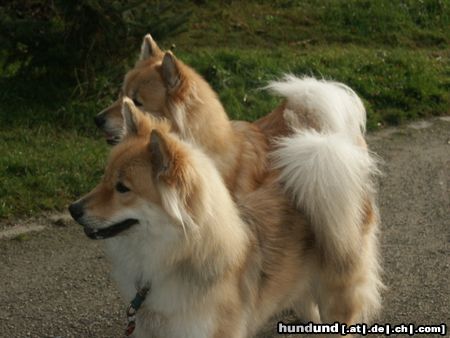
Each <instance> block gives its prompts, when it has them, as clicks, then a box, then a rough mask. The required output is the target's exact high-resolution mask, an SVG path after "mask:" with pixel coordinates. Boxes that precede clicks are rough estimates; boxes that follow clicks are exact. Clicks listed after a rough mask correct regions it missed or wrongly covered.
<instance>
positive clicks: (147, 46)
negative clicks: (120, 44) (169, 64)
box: [139, 34, 162, 61]
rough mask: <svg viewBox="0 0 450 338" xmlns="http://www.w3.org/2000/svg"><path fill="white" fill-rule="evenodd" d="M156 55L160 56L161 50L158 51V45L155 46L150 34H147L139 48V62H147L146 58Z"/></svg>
mask: <svg viewBox="0 0 450 338" xmlns="http://www.w3.org/2000/svg"><path fill="white" fill-rule="evenodd" d="M158 54H162V51H161V49H159V47H158V45H157V44H156V42H155V40H153V38H152V36H151V35H150V34H147V35H146V36H144V40H143V41H142V46H141V54H140V56H139V60H140V61H143V60H147V59H148V58H150V57H152V56H156V55H158Z"/></svg>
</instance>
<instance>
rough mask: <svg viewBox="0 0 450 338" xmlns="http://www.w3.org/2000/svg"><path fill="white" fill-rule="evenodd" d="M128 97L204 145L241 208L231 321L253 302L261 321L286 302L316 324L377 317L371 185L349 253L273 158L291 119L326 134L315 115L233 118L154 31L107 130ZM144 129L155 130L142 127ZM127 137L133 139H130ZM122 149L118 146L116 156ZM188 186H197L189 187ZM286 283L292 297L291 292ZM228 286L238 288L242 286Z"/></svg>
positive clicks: (106, 114)
mask: <svg viewBox="0 0 450 338" xmlns="http://www.w3.org/2000/svg"><path fill="white" fill-rule="evenodd" d="M123 97H129V98H130V99H131V100H132V101H133V102H134V103H135V104H136V105H138V106H139V108H140V109H142V110H143V111H145V112H146V113H149V114H151V115H152V116H155V117H158V118H163V119H166V120H167V121H169V123H168V124H167V123H166V122H164V125H166V126H168V127H167V128H170V129H171V131H172V132H173V133H175V134H177V135H178V136H179V137H180V138H181V139H182V140H184V141H187V142H189V143H191V144H193V145H194V146H195V147H200V148H201V150H202V151H203V152H204V153H205V154H206V155H207V156H208V157H209V158H210V159H212V161H213V162H214V164H215V166H216V167H217V169H218V171H219V173H220V175H221V176H222V178H223V179H224V182H225V184H226V187H227V188H228V189H229V191H230V193H231V196H232V197H233V199H234V201H235V202H236V203H237V205H238V206H239V209H240V210H241V213H242V218H243V220H244V221H245V224H246V227H247V228H248V229H247V231H250V232H249V235H248V238H249V242H250V243H252V244H249V245H248V247H247V249H246V250H245V252H246V254H245V255H244V257H245V259H244V261H245V263H243V266H241V267H240V268H239V269H240V270H239V271H240V273H241V274H242V275H239V274H237V275H235V277H234V278H238V279H239V280H240V282H239V283H240V288H241V289H240V290H239V292H238V294H239V295H240V297H241V298H238V299H236V298H235V297H236V295H234V296H233V297H232V296H230V302H231V305H230V304H228V305H226V306H225V305H224V307H223V312H224V313H226V314H229V315H230V316H231V317H229V316H224V318H228V320H230V318H234V315H236V316H242V313H241V312H240V310H239V309H241V310H242V308H243V307H245V306H248V305H249V304H251V306H252V307H254V311H256V310H257V311H256V312H257V315H255V317H252V323H257V324H258V325H260V324H262V322H263V321H265V320H267V319H268V316H269V315H271V314H273V313H274V312H276V310H279V307H278V305H280V304H281V303H283V304H285V303H286V302H287V303H290V305H292V307H293V308H294V309H295V310H296V311H297V313H298V314H299V316H301V317H302V319H305V320H313V321H319V320H321V321H322V322H334V321H340V322H345V323H348V324H351V323H354V322H355V321H357V320H361V319H366V318H369V317H371V316H372V315H373V314H374V313H376V311H377V309H378V308H379V302H380V300H379V289H380V288H381V285H382V284H381V282H380V279H379V266H378V258H377V240H376V237H377V231H378V230H377V224H378V215H377V212H376V207H375V205H374V202H373V196H372V192H371V191H367V197H366V198H365V199H364V202H361V205H360V206H358V208H361V209H362V210H363V216H362V217H361V219H360V221H359V224H358V228H359V230H356V232H353V233H352V236H354V237H356V238H357V239H358V246H357V247H358V248H359V249H358V250H360V251H358V252H357V253H354V254H353V255H348V254H345V255H344V254H341V252H339V251H334V252H333V251H330V250H324V248H323V247H321V245H322V244H323V243H322V242H318V241H317V236H322V235H323V234H318V233H316V232H315V231H314V228H313V227H312V226H311V215H308V214H305V213H304V211H303V210H302V208H301V207H300V208H299V207H297V206H296V205H295V204H294V203H293V200H292V198H291V197H290V196H289V194H287V193H286V192H284V189H283V186H282V184H281V183H280V182H279V171H278V170H275V169H273V166H272V163H271V158H270V157H269V156H268V155H269V153H270V152H271V151H272V150H276V149H277V147H278V144H277V143H276V142H274V141H275V139H276V138H277V137H285V136H289V135H291V134H293V133H294V132H295V130H294V129H293V128H292V125H293V124H296V123H297V124H298V123H300V124H302V128H304V129H313V130H317V131H319V132H320V131H321V125H320V124H319V123H318V121H317V120H316V119H315V118H314V116H312V115H311V112H309V111H307V110H302V109H297V110H296V111H295V114H296V116H294V119H295V121H294V122H292V121H290V115H289V114H287V109H286V105H287V103H286V102H283V103H282V104H281V105H280V106H279V107H277V108H276V109H275V110H274V111H273V112H271V113H270V114H268V115H267V116H265V117H263V118H261V119H260V120H258V121H255V122H254V123H249V122H244V121H229V119H228V117H227V114H226V112H225V111H224V109H223V106H222V105H221V103H220V101H219V99H218V97H217V95H216V93H214V91H213V90H212V89H211V87H210V86H209V85H208V84H207V83H206V81H204V80H203V78H202V77H201V76H200V75H198V74H197V73H196V72H195V71H194V70H193V69H192V68H190V67H189V66H187V65H185V64H184V63H183V62H181V61H180V60H178V59H176V58H175V57H174V56H173V55H172V54H171V53H170V52H168V53H163V52H162V51H161V50H160V49H159V47H158V46H157V45H156V43H155V42H154V41H153V39H151V37H149V36H146V38H145V39H144V44H143V47H142V51H141V58H140V60H139V61H138V62H137V63H136V65H135V67H134V68H133V69H132V70H130V71H129V72H128V73H127V75H126V76H125V80H124V83H123V87H122V91H121V95H120V98H119V100H118V101H117V102H115V103H114V104H113V105H112V106H111V107H110V108H108V109H106V110H105V111H103V112H102V113H101V114H100V115H101V117H102V118H104V119H105V120H106V123H105V125H104V126H103V130H104V131H105V132H106V134H107V135H110V134H114V133H115V132H117V130H120V134H122V125H123V118H122V115H121V111H120V106H121V102H122V99H123ZM127 102H128V103H127V104H126V105H128V106H132V104H131V103H130V101H127ZM133 109H134V108H133ZM144 128H145V127H144ZM167 128H165V129H164V130H163V134H164V133H167ZM147 133H148V130H146V131H145V132H144V134H147ZM129 140H130V137H128V136H127V137H126V138H125V141H126V142H127V143H126V144H128V142H129ZM140 142H141V143H142V142H143V141H142V140H141V141H140ZM356 142H357V143H358V145H359V146H360V147H361V148H364V149H366V143H365V141H364V138H363V137H362V136H357V141H356ZM169 143H170V142H169ZM126 144H122V143H121V144H119V145H120V149H122V148H124V147H127V149H132V147H128V146H126ZM133 144H134V143H133ZM133 147H136V148H139V147H137V146H135V145H134V146H133ZM118 151H119V150H113V154H114V153H115V152H118ZM130 152H131V150H130ZM175 153H177V152H175ZM179 153H180V154H182V153H183V152H179ZM177 156H181V157H182V155H177ZM114 157H115V156H112V158H114ZM119 157H120V156H119ZM180 163H184V162H180ZM175 172H178V171H175ZM169 177H170V176H169ZM175 177H178V174H177V175H175ZM192 186H195V184H193V185H192ZM183 189H185V190H186V191H190V190H189V188H188V187H184V186H183ZM193 196H195V194H194V193H192V194H191V195H189V196H187V195H186V197H185V198H186V200H188V201H190V200H191V199H192V201H193V202H192V203H191V205H189V206H187V209H188V210H190V211H193V209H195V207H194V205H195V202H194V201H196V199H195V198H193ZM148 198H150V197H148ZM152 201H153V200H152ZM156 202H157V201H156ZM325 235H326V234H325ZM319 243H320V244H319ZM333 250H334V249H333ZM237 276H239V277H237ZM246 285H247V286H246ZM287 289H290V290H293V291H292V293H288V294H285V293H284V291H285V290H287ZM305 290H308V291H307V292H306V291H305ZM224 292H225V291H224ZM227 292H231V294H233V292H236V290H233V291H227ZM296 292H298V293H296ZM305 292H306V293H305ZM293 294H294V295H301V296H298V297H297V296H292V295H293ZM296 297H297V298H296ZM225 298H226V297H225ZM231 300H233V301H231ZM288 300H292V302H290V301H288ZM236 313H237V314H236ZM233 320H234V319H233ZM233 320H230V323H231V322H233ZM224 325H225V324H224ZM258 325H256V326H258ZM221 330H222V331H221ZM227 330H230V329H225V328H223V329H222V328H221V329H220V330H219V331H218V332H231V331H227ZM253 333H254V332H253ZM253 333H251V334H253ZM217 336H220V334H219V333H217ZM223 336H226V335H223ZM233 336H234V335H230V337H233Z"/></svg>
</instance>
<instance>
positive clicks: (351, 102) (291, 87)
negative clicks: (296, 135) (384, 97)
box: [266, 75, 366, 137]
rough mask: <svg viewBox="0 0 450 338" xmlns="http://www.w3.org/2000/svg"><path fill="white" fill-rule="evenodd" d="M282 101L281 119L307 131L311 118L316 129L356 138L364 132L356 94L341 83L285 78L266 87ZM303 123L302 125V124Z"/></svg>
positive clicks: (360, 105)
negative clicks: (283, 109) (282, 116)
mask: <svg viewBox="0 0 450 338" xmlns="http://www.w3.org/2000/svg"><path fill="white" fill-rule="evenodd" d="M266 89H268V90H270V91H271V92H272V93H274V94H276V95H279V96H282V97H284V98H285V99H286V110H285V118H286V119H287V120H290V121H288V123H289V122H294V121H295V120H297V121H298V122H297V123H295V122H294V123H293V124H294V126H295V127H298V128H300V127H302V128H309V127H311V126H308V125H305V124H304V120H305V118H306V119H311V120H312V121H313V122H314V123H313V124H314V125H315V127H316V130H318V131H321V132H327V133H345V134H348V135H353V136H357V137H359V135H362V134H364V133H365V129H366V110H365V108H364V105H363V103H362V101H361V99H360V98H359V97H358V95H356V93H355V92H354V91H353V90H352V89H351V88H350V87H348V86H346V85H345V84H343V83H339V82H335V81H327V80H318V79H315V78H313V77H296V76H293V75H285V76H284V77H283V79H281V80H280V81H272V82H270V83H269V85H268V86H267V87H266ZM302 121H303V122H302Z"/></svg>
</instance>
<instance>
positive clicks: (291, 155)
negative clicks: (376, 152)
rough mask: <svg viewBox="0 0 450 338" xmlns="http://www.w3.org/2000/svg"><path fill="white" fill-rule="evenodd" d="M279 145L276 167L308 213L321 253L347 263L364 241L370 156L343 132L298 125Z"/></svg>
mask: <svg viewBox="0 0 450 338" xmlns="http://www.w3.org/2000/svg"><path fill="white" fill-rule="evenodd" d="M277 145H278V147H277V149H276V150H275V151H274V152H273V154H272V156H273V164H274V167H275V168H277V169H279V170H280V180H281V181H282V183H283V185H284V187H285V189H286V190H288V192H289V193H290V194H291V195H292V197H293V199H294V200H295V202H296V204H297V207H298V208H300V209H302V210H304V211H305V213H306V214H307V215H308V217H309V218H310V221H311V225H312V228H313V232H314V234H315V236H316V240H317V243H318V245H319V246H320V248H321V251H322V252H323V253H324V255H325V256H324V258H325V259H327V260H331V261H332V262H333V263H336V264H338V266H340V265H345V264H348V262H351V261H352V256H353V255H358V252H359V250H360V249H361V245H362V243H361V231H362V230H361V223H362V221H363V217H364V213H365V210H364V208H365V205H366V203H367V201H368V200H367V198H368V196H371V192H372V183H371V182H372V179H371V178H372V175H373V174H374V173H375V172H376V171H377V169H376V165H375V161H374V159H373V158H372V157H371V156H370V153H369V152H368V151H367V149H365V148H363V147H360V146H358V145H356V144H355V143H354V142H352V141H351V140H350V138H349V136H348V135H345V134H342V133H331V134H328V133H319V132H317V131H315V130H297V131H296V132H295V133H294V134H293V135H291V136H289V137H285V138H281V139H279V140H278V144H277Z"/></svg>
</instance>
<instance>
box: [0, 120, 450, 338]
mask: <svg viewBox="0 0 450 338" xmlns="http://www.w3.org/2000/svg"><path fill="white" fill-rule="evenodd" d="M369 144H370V147H371V149H372V150H374V151H375V152H376V153H378V154H379V155H380V156H381V157H382V159H383V160H384V164H383V165H382V170H383V172H384V176H383V177H382V178H381V179H380V183H379V186H380V189H379V190H380V193H379V205H380V209H381V216H382V220H383V224H382V236H381V248H382V255H383V262H384V263H383V265H384V269H385V275H384V280H385V282H386V284H387V286H388V289H387V290H386V292H385V293H384V302H383V304H384V309H383V311H382V313H381V316H380V318H378V320H377V322H379V323H386V322H389V323H395V324H398V323H416V324H439V323H447V325H449V324H450V216H449V215H450V212H449V211H450V208H449V206H450V203H449V202H450V201H449V187H450V119H449V118H447V119H434V120H430V121H426V123H415V124H413V125H412V126H405V127H402V128H397V129H386V130H384V131H381V132H378V133H374V134H371V135H369ZM14 224H15V226H23V225H45V230H43V231H39V232H30V233H28V234H21V235H18V236H16V237H13V238H11V237H9V238H8V237H4V238H3V239H1V240H0V257H1V258H0V276H1V284H0V337H121V336H122V332H123V328H124V324H125V319H124V310H125V304H124V302H122V300H121V299H120V298H119V295H118V293H117V292H116V290H115V288H114V286H113V284H112V281H111V280H110V278H109V275H108V271H109V266H108V262H107V261H106V260H105V257H104V254H103V253H102V250H101V243H100V242H94V241H91V240H89V239H87V238H86V237H85V236H84V234H83V233H82V231H81V229H80V227H79V226H77V225H75V224H74V223H72V222H70V221H68V220H67V219H65V218H62V219H57V220H56V221H55V219H54V217H53V218H49V217H42V218H39V219H28V220H17V221H15V222H14ZM13 226H14V225H13ZM2 229H3V230H7V229H11V224H0V232H1V231H2ZM274 325H275V322H273V323H269V324H268V328H267V329H268V330H269V331H270V327H274ZM263 336H265V337H267V336H270V334H268V333H267V330H266V334H264V335H263Z"/></svg>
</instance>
